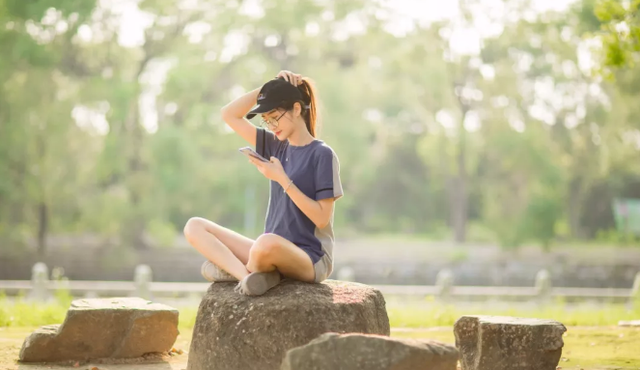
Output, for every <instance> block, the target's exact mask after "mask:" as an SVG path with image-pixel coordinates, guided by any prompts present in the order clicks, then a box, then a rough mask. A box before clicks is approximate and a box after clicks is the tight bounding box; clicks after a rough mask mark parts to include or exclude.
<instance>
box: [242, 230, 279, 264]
mask: <svg viewBox="0 0 640 370" xmlns="http://www.w3.org/2000/svg"><path fill="white" fill-rule="evenodd" d="M281 249H282V243H281V240H280V238H279V237H278V236H277V235H275V234H262V235H260V236H259V237H258V238H257V239H256V241H255V242H254V243H253V246H251V250H250V251H249V255H250V259H252V260H253V261H254V262H271V263H272V262H273V261H274V260H275V257H276V256H277V255H278V253H279V252H280V250H281Z"/></svg>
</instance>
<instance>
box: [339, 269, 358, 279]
mask: <svg viewBox="0 0 640 370" xmlns="http://www.w3.org/2000/svg"><path fill="white" fill-rule="evenodd" d="M338 280H342V281H356V272H355V271H354V270H353V269H352V268H351V267H349V266H345V267H342V268H341V269H340V270H338Z"/></svg>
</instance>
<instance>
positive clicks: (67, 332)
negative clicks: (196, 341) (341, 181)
mask: <svg viewBox="0 0 640 370" xmlns="http://www.w3.org/2000/svg"><path fill="white" fill-rule="evenodd" d="M177 337H178V310H176V309H174V308H172V307H169V306H166V305H163V304H158V303H153V302H149V301H147V300H144V299H141V298H105V299H80V300H76V301H73V303H71V308H69V311H68V312H67V317H66V319H65V320H64V323H63V324H62V325H48V326H43V327H41V328H40V329H38V330H36V331H35V332H33V333H32V334H31V335H30V336H29V337H27V338H26V339H25V341H24V343H23V345H22V350H20V356H19V360H20V361H22V362H60V361H70V360H73V361H86V360H93V359H105V358H134V357H141V356H143V355H145V354H148V353H160V352H167V351H169V350H170V349H171V346H172V345H173V343H174V342H175V341H176V338H177Z"/></svg>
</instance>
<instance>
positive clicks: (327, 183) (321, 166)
mask: <svg viewBox="0 0 640 370" xmlns="http://www.w3.org/2000/svg"><path fill="white" fill-rule="evenodd" d="M315 184H316V200H322V199H327V198H334V199H335V200H338V199H339V198H340V197H342V195H343V191H342V183H341V181H340V162H339V161H338V156H337V155H336V154H335V153H334V152H333V150H331V148H329V147H322V150H320V151H319V153H318V162H317V166H316V173H315Z"/></svg>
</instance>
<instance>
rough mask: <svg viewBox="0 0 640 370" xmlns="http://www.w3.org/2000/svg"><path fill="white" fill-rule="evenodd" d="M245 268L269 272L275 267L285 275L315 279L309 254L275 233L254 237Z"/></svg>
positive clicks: (309, 280)
mask: <svg viewBox="0 0 640 370" xmlns="http://www.w3.org/2000/svg"><path fill="white" fill-rule="evenodd" d="M247 269H248V270H249V271H251V272H270V271H274V270H276V269H277V270H278V271H279V272H280V273H281V274H282V275H284V276H285V277H289V278H292V279H296V280H300V281H305V282H309V283H310V282H313V281H314V280H315V271H314V269H313V263H312V261H311V258H310V257H309V255H308V254H307V253H305V252H304V251H303V250H302V249H300V248H299V247H298V246H296V245H295V244H293V243H292V242H290V241H289V240H287V239H285V238H283V237H281V236H279V235H276V234H263V235H260V236H259V237H258V239H256V241H255V243H254V244H253V246H252V247H251V250H250V253H249V261H248V263H247Z"/></svg>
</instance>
